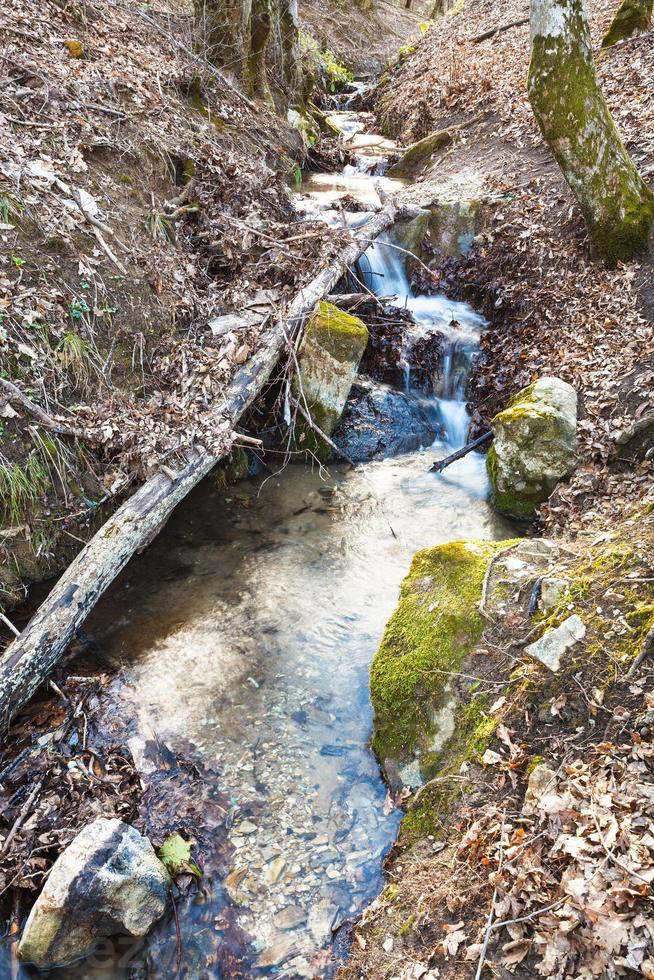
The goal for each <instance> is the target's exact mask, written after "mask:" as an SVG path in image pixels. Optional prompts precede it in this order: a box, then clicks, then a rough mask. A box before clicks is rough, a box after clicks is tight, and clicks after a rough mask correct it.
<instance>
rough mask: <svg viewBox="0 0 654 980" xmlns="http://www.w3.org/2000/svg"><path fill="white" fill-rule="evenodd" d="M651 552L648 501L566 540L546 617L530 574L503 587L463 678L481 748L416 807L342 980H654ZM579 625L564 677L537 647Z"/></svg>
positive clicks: (490, 603) (499, 581)
mask: <svg viewBox="0 0 654 980" xmlns="http://www.w3.org/2000/svg"><path fill="white" fill-rule="evenodd" d="M653 546H654V517H653V515H652V504H651V502H650V504H649V506H646V507H642V506H641V507H640V508H638V509H636V510H635V511H634V512H632V513H631V514H630V515H628V516H626V517H625V518H624V519H623V521H622V522H621V523H620V525H619V526H618V527H617V528H614V529H612V530H611V531H610V532H606V533H604V534H599V535H593V534H590V533H584V534H583V535H581V536H580V537H579V539H578V540H577V542H576V543H575V545H574V546H572V547H569V546H568V544H567V543H566V544H564V545H563V546H562V547H561V548H560V551H559V553H558V556H557V557H556V558H555V559H554V560H553V563H552V565H551V567H550V569H549V571H548V572H547V575H548V576H551V575H554V576H556V577H559V578H560V580H561V581H563V582H565V591H564V592H563V593H562V596H561V599H560V601H559V602H558V604H557V605H556V606H555V607H554V608H553V610H552V611H551V612H549V613H548V614H546V615H545V614H542V615H537V616H536V617H534V616H533V614H530V613H529V611H528V608H527V602H528V600H529V595H530V593H531V590H532V586H533V585H534V583H533V581H532V580H531V579H529V580H528V581H522V580H516V581H515V582H514V583H513V584H508V585H507V583H510V581H511V574H509V576H508V579H507V577H506V575H505V574H504V573H503V575H499V574H498V575H497V576H496V577H494V578H492V579H491V584H490V588H489V590H488V595H487V599H486V602H485V607H486V612H487V618H488V619H489V620H491V622H490V623H489V626H488V628H487V629H486V631H485V633H484V636H483V637H482V639H481V641H480V643H479V645H478V647H477V649H476V651H475V652H474V653H473V654H472V655H471V656H470V657H468V658H467V659H466V661H465V662H464V664H463V665H462V667H461V673H460V674H459V675H458V676H457V678H456V679H455V683H456V686H457V691H458V694H459V696H460V697H461V698H462V699H463V701H464V703H466V702H467V703H469V704H470V705H471V706H473V707H474V714H475V717H478V718H479V719H480V726H481V728H480V731H481V730H483V731H484V733H485V734H484V737H483V738H482V739H480V740H479V741H478V743H477V742H475V744H473V745H470V746H468V749H467V750H466V758H465V759H464V761H463V762H461V763H460V764H458V763H457V764H456V765H451V766H449V767H448V766H447V765H445V766H444V768H443V769H442V770H441V772H440V773H439V774H438V775H437V776H436V778H435V779H434V780H433V781H432V782H431V783H428V784H427V785H426V786H425V787H424V788H423V789H422V790H420V791H419V792H418V794H416V795H414V797H413V798H412V799H410V800H408V801H407V800H406V799H405V801H404V805H405V806H407V809H408V813H407V817H406V818H405V821H404V824H403V829H402V832H401V835H400V838H399V841H398V843H397V844H396V847H395V849H394V851H393V852H392V853H391V856H390V858H389V859H388V862H387V882H388V883H387V886H386V888H385V890H384V891H383V892H382V894H381V896H380V897H379V899H377V901H376V902H375V903H373V905H372V906H371V907H370V908H369V909H368V910H367V912H366V913H364V916H363V918H362V920H361V922H359V923H358V924H357V925H355V927H354V930H353V944H352V949H353V954H352V958H351V961H350V963H349V964H348V967H347V968H346V969H345V970H343V971H342V973H341V974H340V976H342V977H343V980H346V978H347V980H354V978H365V980H368V978H371V977H375V978H377V977H379V978H380V980H381V978H387V980H390V978H401V980H419V978H422V980H435V978H455V977H456V978H464V977H473V976H475V975H476V974H477V970H478V968H479V964H480V963H481V961H482V959H484V960H485V963H486V965H485V967H484V970H483V972H482V973H481V974H480V975H481V976H498V977H509V976H516V977H521V978H522V977H524V978H527V977H534V976H543V977H550V978H552V977H557V978H564V977H612V976H616V977H617V976H633V975H640V976H646V977H651V976H654V914H653V910H652V900H651V896H652V882H653V881H654V791H653V788H652V787H653V783H652V772H653V767H654V696H653V694H652V687H653V684H654V667H653V666H652V660H651V654H652V649H653V647H654V564H653V558H652V556H653V554H654V550H653ZM555 547H556V546H555ZM507 567H510V566H507ZM507 596H508V598H507ZM489 611H490V612H491V613H492V615H488V612H489ZM570 615H577V616H579V617H580V618H581V620H582V622H583V623H584V627H585V629H586V635H585V637H584V638H583V640H582V641H581V642H580V643H578V644H577V645H576V646H575V647H574V649H573V650H570V651H569V652H568V653H567V654H566V655H565V658H564V660H563V663H562V668H561V671H560V673H558V674H552V673H550V672H549V671H548V669H547V668H545V667H544V666H542V665H541V664H539V663H538V662H537V661H536V660H534V659H533V657H531V656H529V655H528V654H527V653H526V652H525V645H526V644H527V643H528V642H531V641H533V640H534V638H535V637H536V636H538V635H540V634H541V633H542V632H543V631H544V630H545V629H547V628H549V627H552V626H555V625H558V624H560V623H561V622H562V621H564V620H565V619H566V618H567V617H568V616H570ZM489 732H492V733H493V734H492V735H491V736H490V737H489V734H488V733H489ZM458 761H460V760H458ZM484 954H485V955H484Z"/></svg>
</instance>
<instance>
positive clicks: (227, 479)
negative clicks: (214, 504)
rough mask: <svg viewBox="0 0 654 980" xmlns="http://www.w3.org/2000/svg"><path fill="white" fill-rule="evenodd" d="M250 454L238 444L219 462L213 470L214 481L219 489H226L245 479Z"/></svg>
mask: <svg viewBox="0 0 654 980" xmlns="http://www.w3.org/2000/svg"><path fill="white" fill-rule="evenodd" d="M248 469H249V464H248V455H247V453H246V451H245V450H244V449H242V448H241V447H240V446H237V447H236V449H233V450H232V452H231V453H230V455H229V456H228V457H227V459H226V460H223V461H222V462H221V463H218V465H217V466H216V468H215V469H214V471H213V474H212V476H213V481H214V483H215V485H216V487H217V488H218V489H219V490H226V489H227V487H229V486H231V485H232V484H233V483H238V481H239V480H244V479H245V477H246V476H247V475H248Z"/></svg>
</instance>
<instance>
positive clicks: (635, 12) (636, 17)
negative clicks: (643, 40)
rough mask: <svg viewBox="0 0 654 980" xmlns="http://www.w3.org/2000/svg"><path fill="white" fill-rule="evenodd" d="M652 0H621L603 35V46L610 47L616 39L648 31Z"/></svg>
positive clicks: (650, 23)
mask: <svg viewBox="0 0 654 980" xmlns="http://www.w3.org/2000/svg"><path fill="white" fill-rule="evenodd" d="M653 10H654V0H622V3H621V4H620V6H619V7H618V12H617V13H616V15H615V17H614V18H613V20H612V21H611V26H610V27H609V29H608V31H607V32H606V34H605V35H604V40H603V41H602V47H603V48H610V47H611V45H612V44H615V43H616V41H624V39H625V38H627V37H632V36H633V35H634V34H640V33H642V32H643V31H648V30H649V29H650V27H651V26H652V12H653Z"/></svg>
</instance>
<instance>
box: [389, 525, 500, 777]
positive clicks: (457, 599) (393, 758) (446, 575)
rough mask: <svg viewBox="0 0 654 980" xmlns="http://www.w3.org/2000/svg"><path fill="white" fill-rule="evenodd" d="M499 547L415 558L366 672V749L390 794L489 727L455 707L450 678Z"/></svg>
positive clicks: (448, 548)
mask: <svg viewBox="0 0 654 980" xmlns="http://www.w3.org/2000/svg"><path fill="white" fill-rule="evenodd" d="M506 547H507V542H506V541H454V542H451V543H449V544H442V545H438V546H436V547H434V548H426V549H425V550H424V551H419V552H418V553H417V554H416V555H415V556H414V558H413V562H412V564H411V570H410V572H409V574H408V576H407V577H406V578H405V580H404V582H403V583H402V587H401V592H400V601H399V604H398V606H397V608H396V610H395V612H394V613H393V615H392V617H391V618H390V620H389V621H388V623H387V625H386V630H385V632H384V636H383V638H382V641H381V644H380V646H379V649H378V650H377V652H376V654H375V657H374V660H373V663H372V667H371V670H370V692H371V698H372V703H373V707H374V711H375V719H374V735H373V743H372V744H373V748H374V750H375V753H376V754H377V757H378V758H379V760H380V762H381V763H382V766H383V769H384V773H385V775H386V778H387V780H388V782H389V783H390V785H391V786H392V787H395V788H397V787H399V786H401V785H408V786H417V785H420V783H421V782H423V780H425V779H429V778H431V776H432V775H433V774H434V772H436V771H437V770H438V768H439V765H440V764H441V763H442V760H443V753H444V751H445V750H447V751H449V750H450V748H451V743H452V742H453V741H455V740H456V741H457V742H459V743H460V744H461V746H464V743H465V747H467V748H469V749H470V751H471V752H474V749H475V746H477V745H479V747H481V742H480V739H481V740H483V737H484V732H486V729H487V728H488V725H489V724H490V726H491V727H490V730H491V731H492V721H489V719H488V718H487V717H486V716H485V715H484V713H483V711H480V710H479V708H480V706H479V704H478V703H471V704H468V705H466V706H463V707H462V706H461V704H460V701H459V698H458V696H457V693H456V691H455V689H454V678H455V675H456V673H457V671H459V670H460V668H461V664H462V662H463V660H464V658H465V657H466V656H467V655H468V654H469V653H470V652H471V651H472V650H473V649H474V647H475V644H476V643H477V641H478V640H479V638H480V636H481V634H482V632H483V629H484V619H483V617H482V615H481V613H480V610H479V601H480V599H481V595H482V588H483V583H484V578H485V576H486V572H487V569H488V566H489V563H490V560H491V558H492V557H493V556H494V555H495V554H496V553H497V551H498V550H500V549H502V548H506Z"/></svg>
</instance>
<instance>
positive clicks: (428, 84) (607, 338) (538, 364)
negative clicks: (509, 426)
mask: <svg viewBox="0 0 654 980" xmlns="http://www.w3.org/2000/svg"><path fill="white" fill-rule="evenodd" d="M615 7H616V5H615V3H614V2H613V0H591V2H590V3H589V4H588V9H589V16H590V24H591V30H592V36H593V40H594V43H595V49H596V52H598V50H599V44H600V41H601V39H602V37H603V35H604V33H605V31H606V29H607V27H608V24H609V23H610V21H611V18H612V16H613V14H614V13H615ZM527 15H528V11H527V8H526V6H525V4H523V3H522V2H519V0H509V2H507V3H503V4H501V5H498V4H496V3H493V2H492V0H469V2H467V3H465V4H464V5H458V4H456V5H454V8H453V10H452V11H451V12H450V13H449V14H447V15H446V16H445V17H443V18H441V19H439V20H438V21H437V22H436V23H435V24H434V26H433V27H432V28H431V29H430V30H429V31H428V32H427V34H426V35H425V37H424V38H423V39H422V40H421V42H420V43H419V44H418V45H417V46H416V49H415V51H414V52H413V53H409V54H407V55H406V56H405V57H404V58H403V59H401V61H400V63H399V64H398V66H397V67H396V68H394V69H393V70H391V71H389V72H388V73H387V74H386V76H385V77H384V79H383V80H382V85H381V89H380V93H379V96H378V98H377V104H376V108H377V113H378V118H379V122H380V125H381V127H382V129H383V130H384V131H385V132H387V133H389V134H392V135H394V136H400V137H401V138H402V140H403V141H404V142H405V143H410V142H411V141H413V140H416V139H419V138H422V137H423V136H425V135H426V134H427V133H429V132H431V131H434V130H439V129H442V128H444V127H447V126H450V125H452V124H453V123H459V122H462V121H465V120H471V119H475V117H477V116H478V115H479V114H483V118H482V121H478V122H477V123H475V124H474V125H473V126H471V127H470V128H467V129H463V130H462V131H461V132H460V133H459V134H457V136H456V137H455V139H454V141H453V143H452V144H450V145H449V146H448V147H447V148H446V149H445V150H444V152H442V153H441V154H439V155H438V157H437V158H436V159H435V160H434V162H433V164H432V166H431V169H429V170H427V172H426V173H424V174H423V175H422V176H420V177H418V179H417V182H416V184H415V186H414V187H413V188H412V189H411V190H410V192H409V195H410V196H411V197H413V198H414V199H415V200H416V201H418V202H420V203H421V204H429V203H432V202H438V201H441V200H456V199H458V198H461V197H462V198H463V199H466V198H472V199H474V200H478V201H481V202H482V204H483V205H484V207H482V215H483V219H482V220H483V227H482V228H481V229H480V232H481V233H480V234H479V235H478V237H477V239H476V241H475V243H474V246H473V249H472V252H471V254H470V255H469V257H468V258H467V259H466V260H464V261H463V262H460V263H455V264H450V265H448V266H446V267H444V268H443V267H441V268H439V269H437V270H436V286H437V287H438V288H445V289H447V290H450V291H451V292H452V293H459V294H461V293H464V294H465V295H467V296H468V297H471V298H472V299H473V301H475V302H476V303H478V304H480V305H481V306H482V307H483V309H484V311H485V313H486V315H487V316H488V318H489V320H490V322H491V327H490V329H489V330H488V331H487V332H486V334H485V336H484V338H483V341H482V346H483V351H484V355H485V359H484V361H483V362H482V363H481V364H480V365H479V366H478V369H477V371H476V372H475V375H474V377H473V391H472V397H473V401H474V404H475V407H476V409H477V423H478V424H484V427H485V424H486V422H487V420H488V418H489V417H490V416H491V415H492V414H493V413H494V412H495V411H497V410H498V408H499V407H501V405H502V404H503V403H504V402H505V400H506V398H507V395H508V394H509V393H511V392H512V391H514V390H516V389H517V388H520V387H523V386H524V385H526V384H529V383H530V382H531V381H532V380H534V379H535V378H537V377H538V376H541V375H545V374H554V375H557V376H559V377H561V378H563V379H564V380H566V381H569V382H570V383H572V384H573V385H575V387H576V388H577V389H578V391H579V392H580V395H581V406H582V418H581V422H580V437H581V443H582V456H583V464H584V465H582V466H581V467H580V468H579V470H578V471H577V474H576V475H575V477H574V478H573V480H572V481H571V484H570V485H569V486H567V487H564V488H561V490H560V492H559V493H558V494H557V497H556V499H555V500H553V501H552V502H551V504H550V506H549V507H545V508H544V510H543V516H544V518H545V519H546V522H547V524H548V525H550V526H551V525H557V526H560V527H562V528H566V529H568V530H570V529H571V528H574V529H580V528H583V527H585V526H592V525H594V524H595V523H596V522H597V521H598V520H607V519H610V518H611V517H615V516H617V515H619V514H620V512H621V510H622V508H623V507H624V504H625V502H626V501H635V500H638V499H639V498H640V497H641V496H642V495H643V493H645V492H646V490H647V489H648V487H649V485H650V482H651V476H652V469H651V463H649V462H647V461H644V462H642V463H641V464H640V465H639V466H636V467H633V466H631V467H629V469H628V472H627V473H618V472H616V469H615V467H612V466H610V465H609V463H610V461H611V460H612V459H613V458H614V457H615V456H616V455H617V456H619V455H620V452H619V451H618V446H619V444H618V443H617V440H619V439H620V438H621V434H623V433H624V432H625V431H626V430H628V429H630V427H632V426H633V424H634V422H635V421H637V420H638V419H639V418H642V417H643V416H645V415H648V414H650V413H651V411H652V409H653V408H654V396H653V395H652V391H653V389H652V357H653V355H654V302H653V297H652V289H651V281H652V271H653V270H652V260H651V258H650V259H649V260H643V262H642V263H641V264H638V263H634V264H630V265H628V266H626V267H624V268H618V269H616V270H613V271H610V270H606V269H604V268H603V267H602V266H601V265H598V264H597V263H595V262H591V260H590V257H589V254H588V240H587V236H586V232H585V228H584V224H583V221H582V218H581V214H580V212H579V209H578V207H577V206H576V204H575V202H574V199H573V197H572V195H571V193H570V191H569V189H568V187H567V185H566V184H565V182H564V181H563V179H562V177H561V174H560V172H559V170H558V168H557V166H556V164H555V163H554V161H553V158H552V156H551V154H550V152H549V151H548V149H547V147H546V146H545V144H544V143H543V141H542V138H541V136H540V133H539V131H538V128H537V126H536V123H535V120H534V118H533V114H532V112H531V108H530V106H529V102H528V99H527V94H526V78H527V69H528V64H529V27H528V24H527V23H526V22H525V18H526V17H527ZM516 22H517V26H510V27H508V29H505V30H502V31H501V32H500V33H497V34H495V35H493V36H491V37H487V38H486V39H484V40H481V41H478V40H477V39H478V38H479V37H480V36H482V35H484V34H486V33H488V32H489V31H491V30H492V29H494V28H499V27H506V26H507V25H515V24H516ZM597 69H598V77H599V81H600V84H601V86H602V90H603V92H604V94H605V96H606V98H607V101H608V104H609V107H610V109H611V112H612V114H613V116H614V119H615V121H616V123H617V125H618V127H619V130H620V133H621V135H622V137H623V140H624V142H625V144H626V146H627V148H628V149H629V151H630V153H631V154H632V156H633V159H634V161H635V162H636V163H637V165H638V167H639V170H640V172H641V174H642V175H643V177H644V178H645V179H646V180H649V181H650V183H651V182H652V180H654V45H653V44H652V33H651V31H650V32H649V33H647V34H644V35H641V36H637V37H634V38H632V39H630V40H629V41H626V42H624V43H622V44H619V45H616V46H614V47H613V48H610V49H609V50H607V51H605V52H603V53H602V55H601V56H599V54H597ZM626 379H628V382H627V383H626Z"/></svg>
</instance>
